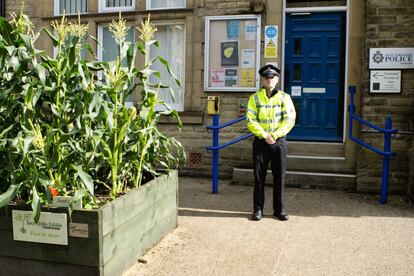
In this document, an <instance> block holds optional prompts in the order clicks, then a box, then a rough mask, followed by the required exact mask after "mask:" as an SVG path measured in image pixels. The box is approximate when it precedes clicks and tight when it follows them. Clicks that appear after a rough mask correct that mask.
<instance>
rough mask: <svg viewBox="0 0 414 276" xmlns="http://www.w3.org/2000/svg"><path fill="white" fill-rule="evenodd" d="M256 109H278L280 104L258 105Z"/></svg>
mask: <svg viewBox="0 0 414 276" xmlns="http://www.w3.org/2000/svg"><path fill="white" fill-rule="evenodd" d="M258 107H261V108H278V107H280V104H275V105H264V104H260V105H258Z"/></svg>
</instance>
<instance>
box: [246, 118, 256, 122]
mask: <svg viewBox="0 0 414 276" xmlns="http://www.w3.org/2000/svg"><path fill="white" fill-rule="evenodd" d="M247 120H249V121H252V122H257V119H256V118H247Z"/></svg>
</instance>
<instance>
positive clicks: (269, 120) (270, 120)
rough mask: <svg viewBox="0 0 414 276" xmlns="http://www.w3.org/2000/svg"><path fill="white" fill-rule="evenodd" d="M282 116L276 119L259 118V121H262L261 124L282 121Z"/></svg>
mask: <svg viewBox="0 0 414 276" xmlns="http://www.w3.org/2000/svg"><path fill="white" fill-rule="evenodd" d="M280 119H281V118H280V117H279V118H276V119H260V118H259V123H261V124H271V123H274V122H278V123H279V122H280V121H281V120H280Z"/></svg>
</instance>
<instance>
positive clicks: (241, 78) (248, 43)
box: [204, 15, 260, 92]
mask: <svg viewBox="0 0 414 276" xmlns="http://www.w3.org/2000/svg"><path fill="white" fill-rule="evenodd" d="M205 30H206V37H205V41H206V43H205V52H204V53H205V54H204V61H205V62H204V90H205V91H223V92H233V91H237V92H240V91H256V90H258V88H259V75H258V73H257V72H258V70H259V65H260V64H259V63H260V16H257V15H234V16H208V17H206V29H205Z"/></svg>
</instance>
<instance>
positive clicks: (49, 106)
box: [0, 14, 184, 220]
mask: <svg viewBox="0 0 414 276" xmlns="http://www.w3.org/2000/svg"><path fill="white" fill-rule="evenodd" d="M87 29H88V26H87V25H84V24H81V23H80V20H79V21H78V22H76V23H74V22H70V23H68V22H67V20H66V19H65V17H62V19H61V20H60V21H55V22H53V23H52V31H49V30H48V29H44V30H43V31H44V32H45V33H46V34H47V35H48V37H49V38H50V40H51V42H52V44H53V46H54V48H55V49H56V57H50V56H48V55H46V53H45V52H44V51H41V50H38V49H36V48H35V46H34V43H35V41H36V39H37V38H38V36H39V33H34V31H33V25H32V23H31V22H30V20H29V18H28V17H27V16H26V15H24V14H20V15H17V16H16V15H14V16H13V20H12V21H11V22H10V23H9V22H7V21H6V20H5V19H4V18H0V162H1V165H0V177H1V179H2V181H1V183H0V207H3V206H5V205H7V204H8V203H9V202H10V201H11V200H13V199H15V200H17V201H23V202H24V203H27V204H31V206H32V208H33V210H34V212H35V214H36V216H35V219H36V220H37V219H38V218H39V215H40V208H41V206H42V205H48V204H49V203H50V201H51V197H52V196H54V195H65V196H73V198H74V200H76V199H82V200H83V203H84V206H85V207H86V208H92V207H94V206H99V203H100V202H99V200H98V199H97V197H96V193H97V192H99V193H100V194H106V195H108V196H109V197H111V198H115V197H117V195H119V194H120V193H124V192H126V190H128V189H130V188H133V187H138V186H140V185H141V184H142V183H143V182H144V181H145V179H143V178H144V176H145V175H152V176H155V175H158V174H159V169H167V170H168V169H169V168H171V167H173V166H176V165H178V163H179V161H180V159H181V158H183V157H184V156H183V155H184V151H183V148H182V146H181V144H180V143H179V142H178V141H177V140H175V139H174V138H172V137H168V136H165V135H163V134H162V133H161V132H160V130H159V129H158V127H157V123H158V122H159V120H160V117H161V116H162V115H167V116H172V117H174V118H175V119H176V121H177V122H178V125H179V127H181V121H180V119H179V117H178V113H177V112H176V111H175V110H172V109H171V108H170V107H169V106H168V105H167V104H166V103H165V102H163V101H161V100H160V99H159V98H158V93H159V91H160V89H165V88H168V87H167V86H166V85H164V84H162V83H151V82H150V79H152V78H151V76H152V75H155V76H157V77H160V73H159V72H157V71H155V70H152V69H151V68H152V65H153V63H154V62H155V61H156V60H159V61H160V62H161V63H162V64H164V65H165V66H166V67H167V70H168V72H169V73H170V75H171V77H172V78H174V79H175V80H176V82H177V84H179V80H178V79H176V78H175V76H174V75H173V73H172V72H171V70H170V67H169V65H168V62H167V61H166V60H165V59H164V58H162V57H156V58H154V59H151V60H150V59H149V57H148V51H149V48H150V47H159V46H160V45H159V43H158V42H157V41H155V40H153V38H154V32H155V31H156V29H155V27H154V26H152V25H151V24H150V21H149V18H148V20H147V21H145V22H143V23H142V24H141V26H140V27H139V28H138V31H139V32H140V34H141V35H140V39H141V40H140V41H138V42H135V43H130V42H127V41H126V40H125V37H126V33H127V30H128V27H127V26H126V24H125V21H124V20H123V19H122V18H121V16H120V18H119V20H117V21H113V22H112V23H111V24H110V31H111V32H112V34H113V36H114V39H115V41H116V45H117V47H118V56H117V58H116V59H115V60H113V61H109V62H105V61H88V60H85V59H83V58H82V54H81V51H82V48H85V49H88V50H89V52H90V54H91V55H94V53H93V50H92V48H91V47H90V46H89V45H88V44H85V43H84V41H85V36H87ZM138 55H143V59H144V60H145V64H144V67H143V68H137V67H136V65H135V63H136V58H137V56H138ZM136 91H140V92H141V95H140V97H139V101H138V105H137V106H132V107H126V105H125V102H126V99H127V98H128V97H131V96H132V95H134V94H135V93H136ZM157 105H164V106H165V111H163V112H158V111H156V109H155V107H156V106H157Z"/></svg>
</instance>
